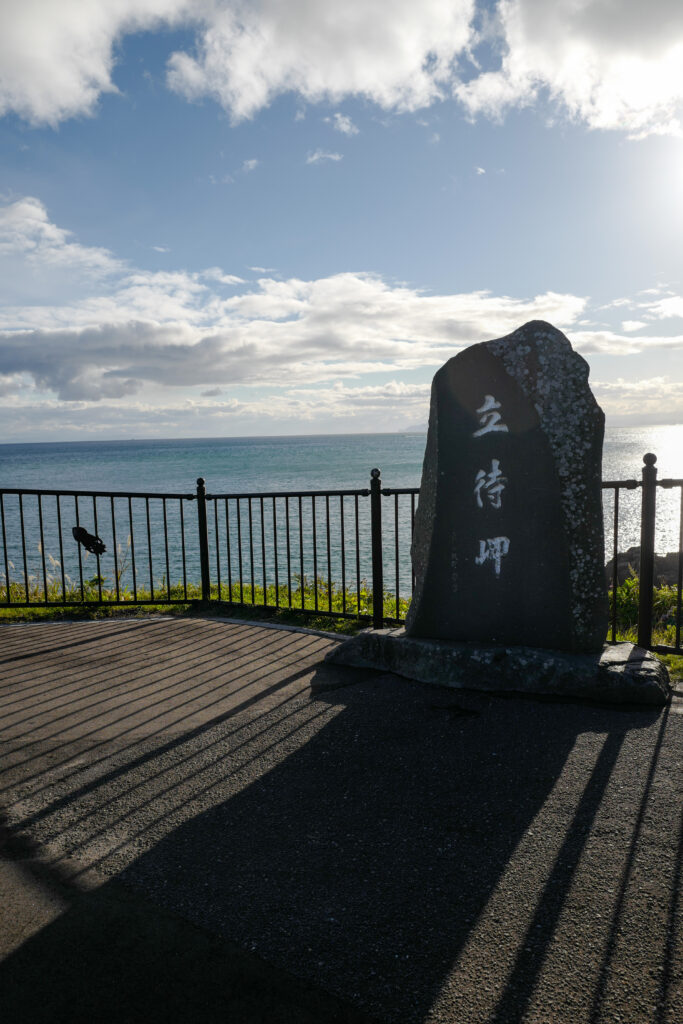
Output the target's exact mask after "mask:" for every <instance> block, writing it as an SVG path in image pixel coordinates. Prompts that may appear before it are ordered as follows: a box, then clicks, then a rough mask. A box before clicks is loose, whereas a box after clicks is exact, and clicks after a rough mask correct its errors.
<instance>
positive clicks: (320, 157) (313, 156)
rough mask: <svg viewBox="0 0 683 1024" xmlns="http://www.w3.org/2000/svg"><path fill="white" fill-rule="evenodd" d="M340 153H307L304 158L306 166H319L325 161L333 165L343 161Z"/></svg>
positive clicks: (321, 151)
mask: <svg viewBox="0 0 683 1024" xmlns="http://www.w3.org/2000/svg"><path fill="white" fill-rule="evenodd" d="M343 159H344V158H343V156H342V154H341V153H328V152H326V151H325V150H324V149H316V151H315V153H309V154H308V156H307V157H306V163H307V164H319V163H322V162H323V161H325V160H331V161H332V162H333V163H336V162H338V161H339V160H343Z"/></svg>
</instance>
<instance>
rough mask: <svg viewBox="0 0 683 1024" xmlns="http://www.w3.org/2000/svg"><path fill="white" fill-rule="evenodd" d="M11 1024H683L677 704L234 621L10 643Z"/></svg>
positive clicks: (4, 744) (24, 635) (4, 693)
mask: <svg viewBox="0 0 683 1024" xmlns="http://www.w3.org/2000/svg"><path fill="white" fill-rule="evenodd" d="M0 643H1V645H2V646H1V647H0V758H1V760H0V805H1V806H2V808H3V809H4V810H3V813H4V825H3V837H2V839H3V844H4V845H3V854H2V860H0V886H2V892H0V915H1V917H2V937H1V938H0V953H1V954H2V957H3V959H2V962H1V963H0V1006H2V1014H3V1021H4V1022H6V1024H10V1022H14V1021H31V1022H33V1021H50V1022H52V1021H61V1020H64V1021H70V1022H73V1021H81V1020H82V1021H109V1020H111V1021H156V1020H159V1021H161V1020H163V1021H176V1020H178V1021H186V1020H188V1019H201V1020H203V1021H231V1022H237V1024H239V1022H244V1024H247V1022H248V1024H252V1022H256V1021H260V1020H263V1021H267V1022H268V1024H273V1022H275V1024H277V1022H279V1021H283V1022H284V1021H292V1022H295V1021H296V1022H301V1024H308V1022H311V1024H313V1022H316V1021H320V1022H327V1021H340V1022H342V1021H343V1022H348V1024H356V1022H358V1024H360V1022H361V1021H367V1020H369V1019H374V1020H378V1021H386V1022H388V1021H391V1022H394V1021H395V1022H406V1024H408V1022H417V1021H424V1022H429V1024H437V1022H439V1024H442V1022H443V1024H445V1022H449V1024H461V1022H463V1024H464V1022H466V1024H478V1022H481V1024H484V1022H486V1024H503V1022H521V1021H524V1022H527V1021H528V1022H551V1024H565V1022H566V1024H582V1022H591V1024H593V1022H598V1021H600V1022H602V1021H605V1022H607V1021H609V1022H612V1021H622V1022H626V1024H638V1022H643V1024H644V1022H647V1024H680V1021H681V1020H683V907H682V905H681V904H682V901H681V896H680V892H681V880H682V879H681V874H682V863H683V816H682V809H683V771H682V768H683V765H682V760H683V695H678V696H676V697H675V698H674V701H673V703H672V705H671V707H670V708H667V709H665V710H664V711H657V712H655V711H642V710H621V711H620V710H616V709H614V708H603V707H598V706H592V707H588V706H585V705H580V704H572V703H558V702H552V701H540V700H529V699H522V698H515V699H503V698H499V697H495V696H491V695H486V694H481V693H474V692H473V693H465V692H454V691H447V690H440V689H437V688H435V687H431V686H427V685H422V684H413V683H409V682H407V681H406V680H401V679H399V678H398V677H395V676H389V675H380V674H377V673H371V672H363V671H361V670H355V669H343V668H341V667H335V668H332V667H326V666H323V665H322V664H321V659H322V657H323V655H324V653H325V651H326V650H328V649H329V648H330V646H331V645H333V644H335V643H337V641H336V640H335V639H332V638H329V637H324V636H318V635H312V634H307V633H302V632H291V631H286V630H281V629H277V630H276V629H268V628H266V627H264V626H250V625H245V624H240V623H236V622H233V623H228V622H220V621H216V620H196V619H192V620H190V619H188V620H175V619H174V620H163V619H146V620H145V619H141V620H135V621H111V620H110V621H104V622H90V623H78V624H67V623H52V624H36V625H17V626H4V627H2V628H1V629H0Z"/></svg>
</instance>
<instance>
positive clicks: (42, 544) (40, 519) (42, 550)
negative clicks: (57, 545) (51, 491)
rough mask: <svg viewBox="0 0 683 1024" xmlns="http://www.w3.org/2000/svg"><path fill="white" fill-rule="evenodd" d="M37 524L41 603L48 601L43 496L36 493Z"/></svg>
mask: <svg viewBox="0 0 683 1024" xmlns="http://www.w3.org/2000/svg"><path fill="white" fill-rule="evenodd" d="M38 525H39V528H40V557H41V560H42V563H43V603H44V604H47V603H48V597H47V566H46V565H45V532H44V530H43V496H42V494H39V495H38Z"/></svg>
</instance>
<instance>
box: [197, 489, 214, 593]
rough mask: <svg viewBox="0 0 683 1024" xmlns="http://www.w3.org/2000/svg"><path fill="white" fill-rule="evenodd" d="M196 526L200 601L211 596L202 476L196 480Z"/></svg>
mask: <svg viewBox="0 0 683 1024" xmlns="http://www.w3.org/2000/svg"><path fill="white" fill-rule="evenodd" d="M197 526H198V528H199V565H200V568H201V573H202V601H208V600H210V598H211V577H210V575H209V527H208V524H207V520H206V487H205V486H204V478H203V477H201V476H200V477H199V479H198V480H197Z"/></svg>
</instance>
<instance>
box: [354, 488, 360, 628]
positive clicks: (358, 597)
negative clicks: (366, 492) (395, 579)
mask: <svg viewBox="0 0 683 1024" xmlns="http://www.w3.org/2000/svg"><path fill="white" fill-rule="evenodd" d="M354 503H355V513H356V614H357V615H360V528H359V526H358V495H357V494H354Z"/></svg>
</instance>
